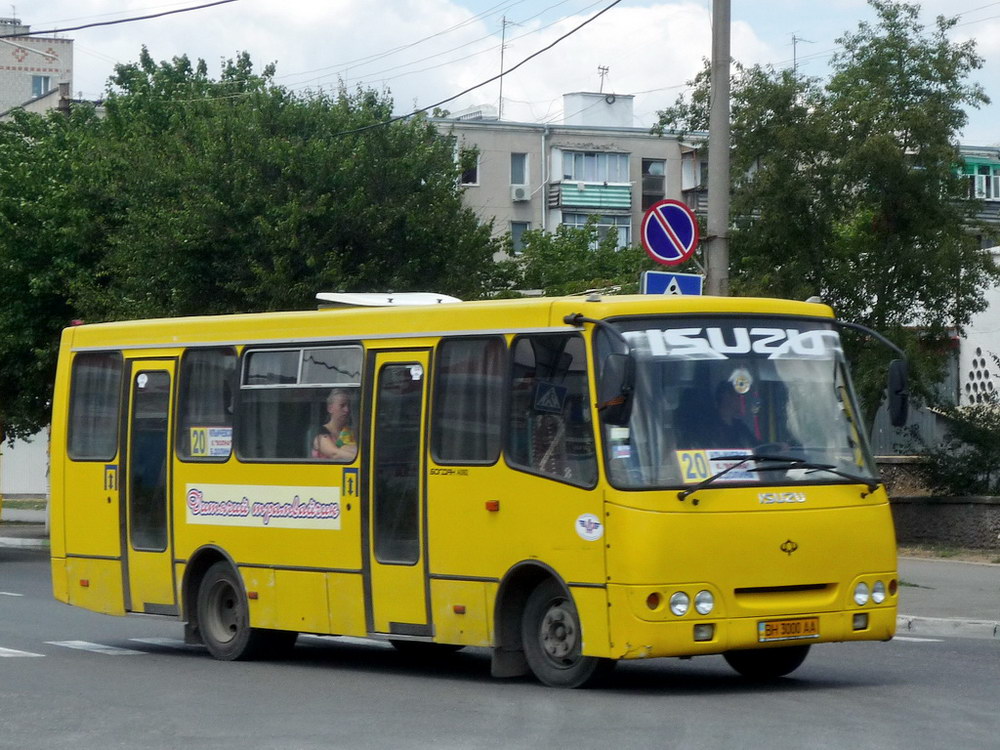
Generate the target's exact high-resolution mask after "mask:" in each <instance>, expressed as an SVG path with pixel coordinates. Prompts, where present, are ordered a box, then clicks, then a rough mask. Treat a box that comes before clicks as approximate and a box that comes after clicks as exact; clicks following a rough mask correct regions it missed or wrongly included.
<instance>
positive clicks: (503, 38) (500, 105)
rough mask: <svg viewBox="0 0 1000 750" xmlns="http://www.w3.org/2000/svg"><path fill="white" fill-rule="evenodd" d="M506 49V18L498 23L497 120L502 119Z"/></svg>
mask: <svg viewBox="0 0 1000 750" xmlns="http://www.w3.org/2000/svg"><path fill="white" fill-rule="evenodd" d="M506 47H507V16H504V17H503V19H502V20H501V21H500V101H499V102H498V103H497V119H498V120H502V119H503V51H504V49H506Z"/></svg>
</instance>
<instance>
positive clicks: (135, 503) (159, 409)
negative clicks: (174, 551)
mask: <svg viewBox="0 0 1000 750" xmlns="http://www.w3.org/2000/svg"><path fill="white" fill-rule="evenodd" d="M130 364H131V368H130V381H129V383H130V385H129V406H128V430H127V431H126V434H125V437H124V439H125V445H124V446H123V448H124V450H123V451H122V453H123V455H124V468H125V476H124V478H123V479H122V481H120V484H119V486H120V487H121V489H122V492H123V499H124V502H123V503H122V513H123V514H124V517H123V519H122V520H123V523H122V528H123V530H124V533H123V538H122V558H123V560H124V561H125V565H124V576H125V580H124V584H125V609H126V610H127V611H129V612H145V613H147V614H177V603H176V599H175V596H174V581H173V572H172V565H171V557H172V555H171V547H172V545H171V539H170V533H171V530H170V513H169V497H170V493H169V491H170V460H169V456H170V454H171V451H170V435H171V430H170V414H171V409H170V403H171V382H172V381H173V377H174V362H173V361H172V360H147V361H138V360H134V361H132V362H131V363H130Z"/></svg>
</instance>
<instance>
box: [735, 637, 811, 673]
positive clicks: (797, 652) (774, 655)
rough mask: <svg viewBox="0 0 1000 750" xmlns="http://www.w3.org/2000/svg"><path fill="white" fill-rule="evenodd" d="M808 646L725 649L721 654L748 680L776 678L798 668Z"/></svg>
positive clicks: (807, 651) (803, 659)
mask: <svg viewBox="0 0 1000 750" xmlns="http://www.w3.org/2000/svg"><path fill="white" fill-rule="evenodd" d="M808 653H809V646H784V647H783V648H761V649H749V650H746V651H727V652H725V653H724V654H723V655H722V656H723V657H724V658H725V660H726V662H727V663H728V664H729V666H730V667H732V668H733V669H735V670H736V671H737V672H739V673H740V674H741V675H743V676H744V677H746V678H747V679H750V680H761V681H763V680H776V679H777V678H779V677H784V676H785V675H787V674H791V673H792V672H794V671H795V670H796V669H798V668H799V667H800V666H801V665H802V662H804V661H805V660H806V655H807V654H808Z"/></svg>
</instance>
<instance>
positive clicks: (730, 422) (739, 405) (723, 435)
mask: <svg viewBox="0 0 1000 750" xmlns="http://www.w3.org/2000/svg"><path fill="white" fill-rule="evenodd" d="M742 416H743V400H742V398H741V396H740V394H739V393H738V392H737V391H736V388H735V387H734V386H733V383H731V382H730V381H728V380H723V381H722V382H721V383H719V384H718V385H717V386H716V387H715V417H716V421H715V429H714V431H713V432H714V434H713V440H712V443H713V445H712V447H715V448H753V447H754V445H755V444H756V442H757V440H756V438H755V437H754V434H753V432H751V430H750V428H749V427H747V425H746V422H744V421H743V419H742Z"/></svg>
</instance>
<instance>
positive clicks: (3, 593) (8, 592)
mask: <svg viewBox="0 0 1000 750" xmlns="http://www.w3.org/2000/svg"><path fill="white" fill-rule="evenodd" d="M0 596H24V594H15V593H14V592H13V591H0Z"/></svg>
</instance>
